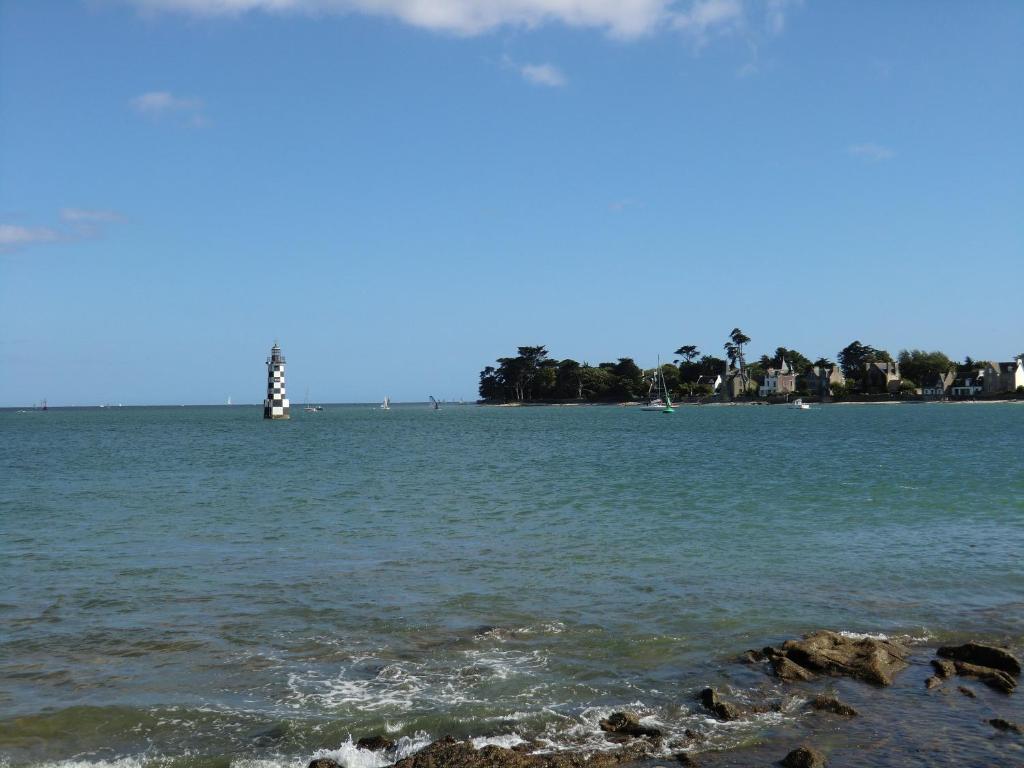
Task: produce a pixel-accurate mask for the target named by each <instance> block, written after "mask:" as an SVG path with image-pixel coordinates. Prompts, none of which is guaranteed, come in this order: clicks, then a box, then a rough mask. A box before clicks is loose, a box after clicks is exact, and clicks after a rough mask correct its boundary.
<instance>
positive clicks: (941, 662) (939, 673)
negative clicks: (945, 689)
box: [932, 659, 956, 679]
mask: <svg viewBox="0 0 1024 768" xmlns="http://www.w3.org/2000/svg"><path fill="white" fill-rule="evenodd" d="M932 667H933V668H934V669H935V676H936V677H941V678H942V679H946V678H949V677H953V675H955V674H956V665H955V664H954V663H953V662H952V661H948V660H946V659H932Z"/></svg>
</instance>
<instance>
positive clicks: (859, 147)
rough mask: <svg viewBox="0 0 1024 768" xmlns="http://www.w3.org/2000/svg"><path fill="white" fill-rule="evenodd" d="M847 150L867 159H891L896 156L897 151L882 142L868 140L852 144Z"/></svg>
mask: <svg viewBox="0 0 1024 768" xmlns="http://www.w3.org/2000/svg"><path fill="white" fill-rule="evenodd" d="M846 151H847V152H848V153H850V154H851V155H853V156H854V157H863V158H864V159H866V160H890V159H892V158H893V157H895V156H896V152H895V151H894V150H892V149H890V148H889V147H883V146H882V145H881V144H873V143H871V142H867V143H865V144H852V145H850V146H849V147H847V148H846Z"/></svg>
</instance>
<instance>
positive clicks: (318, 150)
mask: <svg viewBox="0 0 1024 768" xmlns="http://www.w3.org/2000/svg"><path fill="white" fill-rule="evenodd" d="M1022 40H1024V3H1022V2H1017V0H1005V1H1004V2H1000V1H999V0H987V2H984V3H978V4H975V3H962V2H954V1H953V0H939V1H937V2H936V1H934V0H917V1H915V0H904V1H903V2H898V3H893V2H888V1H886V0H877V1H874V2H872V1H870V0H845V1H844V0H834V1H833V0H829V2H824V0H804V2H798V1H797V0H788V1H785V0H52V1H48V2H38V1H37V0H0V355H2V357H3V359H4V366H3V375H2V377H0V406H20V405H26V404H31V403H34V402H38V401H39V400H41V399H42V398H47V399H48V400H49V402H50V404H51V405H71V404H77V405H87V404H98V403H117V402H122V403H125V404H158V403H166V404H178V403H181V404H191V403H219V402H224V401H225V400H226V399H227V398H228V397H229V396H231V397H232V398H233V400H234V402H236V403H241V402H250V403H255V402H260V401H261V400H262V398H263V396H264V392H265V386H266V371H265V366H264V363H265V360H266V356H267V354H268V352H269V348H270V346H271V345H272V344H273V342H274V341H275V340H278V341H279V342H280V343H281V346H282V348H283V350H284V353H285V355H286V357H287V359H288V387H289V394H290V396H291V398H292V400H293V401H297V402H301V401H302V400H304V398H305V393H306V390H307V388H308V389H309V391H310V392H311V395H310V397H311V398H312V399H314V400H317V401H326V402H371V401H376V400H380V399H381V398H383V397H384V396H385V395H390V396H391V397H392V399H394V400H396V401H401V400H418V401H421V400H425V399H426V398H427V396H428V395H430V394H432V395H435V396H436V397H438V398H447V399H457V398H460V397H464V398H466V399H467V400H468V399H470V398H473V397H475V396H476V387H477V379H478V374H479V371H480V369H481V368H483V367H484V366H485V365H488V364H490V363H492V362H493V361H494V359H495V358H497V357H503V356H508V355H512V354H514V353H515V350H516V347H518V346H525V345H536V344H543V345H546V346H547V348H548V350H549V351H550V353H551V354H552V355H553V356H554V357H557V358H573V359H575V360H578V361H581V362H584V361H585V362H590V363H591V364H597V363H598V362H601V361H605V360H615V359H617V358H619V357H624V356H629V357H633V358H635V359H636V360H637V362H638V363H639V364H641V365H644V366H652V365H653V364H654V363H655V360H656V359H657V357H658V356H659V355H660V356H661V359H662V360H666V359H671V358H672V352H673V350H675V349H676V348H678V347H680V346H682V345H684V344H696V345H697V346H698V347H700V349H701V350H702V351H704V352H707V353H711V354H716V355H718V356H721V355H722V345H723V343H724V342H725V341H726V340H727V336H728V333H729V331H730V330H732V328H734V327H737V326H738V327H740V328H742V329H743V331H744V332H745V333H746V334H747V335H748V336H750V337H751V339H752V342H751V344H750V347H749V350H748V358H749V357H750V356H751V354H752V355H753V356H754V357H756V356H759V355H760V354H761V353H762V352H770V351H772V350H774V349H775V348H776V347H778V346H784V347H788V348H793V349H797V350H799V351H800V352H802V353H803V354H804V355H806V356H807V357H809V358H811V359H815V358H817V357H819V356H826V357H830V358H833V359H834V358H835V356H836V353H837V352H838V351H839V350H840V349H841V348H842V347H844V346H846V345H847V344H848V343H850V342H851V341H853V340H855V339H856V340H860V341H862V342H863V343H865V344H870V345H872V346H875V347H879V348H884V349H887V350H889V351H890V352H892V353H893V354H895V353H896V352H898V351H899V350H900V349H903V348H923V349H929V350H931V349H939V350H942V351H944V352H946V353H947V354H948V355H950V357H953V358H956V359H962V358H963V357H964V356H965V355H971V356H972V357H974V358H976V359H999V360H1008V359H1011V358H1012V357H1013V356H1014V355H1015V354H1017V353H1020V352H1024V299H1022V295H1021V291H1022V287H1024V98H1022V93H1024V44H1022V43H1021V41H1022Z"/></svg>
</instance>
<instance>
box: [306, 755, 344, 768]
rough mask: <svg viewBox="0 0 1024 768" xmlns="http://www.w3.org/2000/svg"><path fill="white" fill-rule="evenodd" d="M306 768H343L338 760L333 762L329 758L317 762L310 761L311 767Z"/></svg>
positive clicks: (322, 758)
mask: <svg viewBox="0 0 1024 768" xmlns="http://www.w3.org/2000/svg"><path fill="white" fill-rule="evenodd" d="M306 768H341V765H340V764H339V763H338V761H337V760H331V758H329V757H321V758H317V759H316V760H310V761H309V765H308V766H306Z"/></svg>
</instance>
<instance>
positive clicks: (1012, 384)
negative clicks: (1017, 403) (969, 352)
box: [981, 358, 1024, 395]
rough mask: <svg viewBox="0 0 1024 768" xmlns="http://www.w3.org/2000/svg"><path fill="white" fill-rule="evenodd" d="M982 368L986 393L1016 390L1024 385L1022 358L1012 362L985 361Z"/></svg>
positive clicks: (993, 393)
mask: <svg viewBox="0 0 1024 768" xmlns="http://www.w3.org/2000/svg"><path fill="white" fill-rule="evenodd" d="M981 370H982V382H983V383H982V386H983V388H984V392H985V394H986V395H1001V394H1005V393H1007V392H1016V391H1017V387H1024V361H1022V360H1021V359H1020V358H1018V359H1016V360H1014V361H1013V362H1012V363H985V365H984V367H982V369H981Z"/></svg>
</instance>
